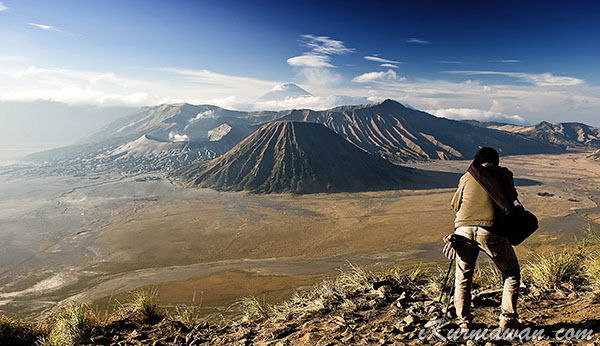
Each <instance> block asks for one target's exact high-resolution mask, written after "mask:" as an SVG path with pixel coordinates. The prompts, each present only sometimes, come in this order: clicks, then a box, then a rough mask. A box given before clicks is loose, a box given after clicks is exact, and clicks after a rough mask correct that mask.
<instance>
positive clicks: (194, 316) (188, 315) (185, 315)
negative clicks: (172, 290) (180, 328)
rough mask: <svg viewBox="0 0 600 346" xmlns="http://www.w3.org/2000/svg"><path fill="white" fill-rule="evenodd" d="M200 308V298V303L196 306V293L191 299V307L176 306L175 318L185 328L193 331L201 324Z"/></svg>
mask: <svg viewBox="0 0 600 346" xmlns="http://www.w3.org/2000/svg"><path fill="white" fill-rule="evenodd" d="M201 306H202V298H201V299H200V303H199V304H196V292H195V291H194V297H193V298H192V304H191V305H178V306H176V307H175V317H176V319H178V320H179V321H180V322H181V323H183V324H184V325H185V326H186V327H187V328H189V329H194V328H196V327H197V326H198V325H200V323H201V322H202V318H201V315H200V307H201Z"/></svg>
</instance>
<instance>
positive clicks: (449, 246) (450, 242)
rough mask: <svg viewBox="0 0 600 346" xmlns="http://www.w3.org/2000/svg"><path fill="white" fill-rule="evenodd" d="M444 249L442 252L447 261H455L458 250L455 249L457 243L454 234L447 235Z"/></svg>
mask: <svg viewBox="0 0 600 346" xmlns="http://www.w3.org/2000/svg"><path fill="white" fill-rule="evenodd" d="M443 240H444V243H445V244H444V248H443V249H442V252H443V253H444V256H446V258H447V259H449V260H453V259H454V257H456V250H455V249H454V242H455V241H456V238H455V235H454V233H450V234H446V235H445V236H444V238H443Z"/></svg>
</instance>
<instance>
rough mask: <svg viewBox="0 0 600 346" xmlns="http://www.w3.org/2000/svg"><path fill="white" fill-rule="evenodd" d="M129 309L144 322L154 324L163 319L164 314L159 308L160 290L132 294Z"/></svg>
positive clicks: (146, 290)
mask: <svg viewBox="0 0 600 346" xmlns="http://www.w3.org/2000/svg"><path fill="white" fill-rule="evenodd" d="M127 307H128V309H129V311H130V312H132V313H133V314H135V315H136V316H137V317H138V318H140V319H141V320H142V321H144V322H148V323H154V322H157V321H159V320H160V319H162V317H163V315H164V313H163V311H162V310H160V308H159V307H158V288H151V289H141V290H137V291H134V292H133V293H132V294H131V297H130V299H129V302H128V304H127Z"/></svg>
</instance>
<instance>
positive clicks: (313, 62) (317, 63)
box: [287, 54, 335, 68]
mask: <svg viewBox="0 0 600 346" xmlns="http://www.w3.org/2000/svg"><path fill="white" fill-rule="evenodd" d="M329 61H331V58H330V57H329V56H327V55H315V54H304V55H300V56H295V57H292V58H289V59H287V63H288V65H290V66H302V67H329V68H334V67H335V66H333V65H332V64H330V63H329Z"/></svg>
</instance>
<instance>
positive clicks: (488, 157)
mask: <svg viewBox="0 0 600 346" xmlns="http://www.w3.org/2000/svg"><path fill="white" fill-rule="evenodd" d="M484 163H491V164H494V165H496V166H497V165H498V164H500V156H499V155H498V152H497V151H496V150H495V149H494V148H489V147H481V148H479V151H477V153H476V154H475V157H473V166H481V165H483V164H484Z"/></svg>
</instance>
